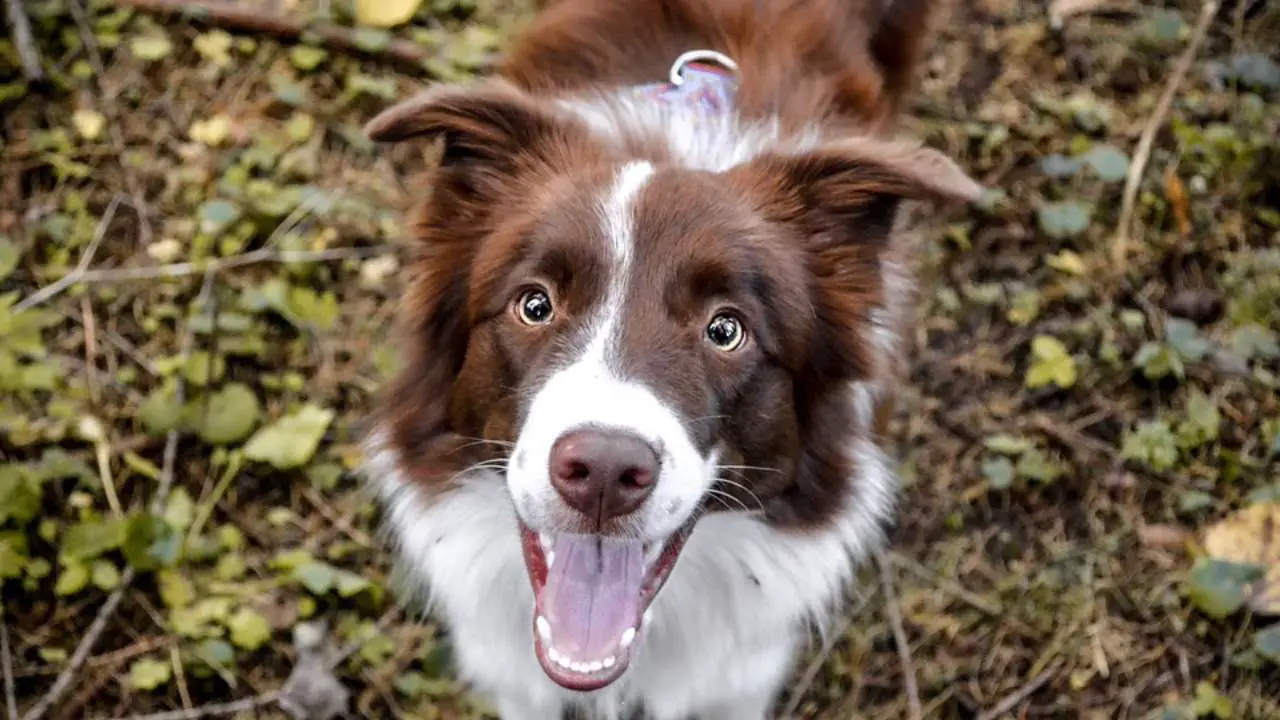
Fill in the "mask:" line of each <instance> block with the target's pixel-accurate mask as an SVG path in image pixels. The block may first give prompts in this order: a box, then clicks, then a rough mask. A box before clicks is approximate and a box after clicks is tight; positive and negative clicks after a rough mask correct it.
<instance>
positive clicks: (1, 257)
mask: <svg viewBox="0 0 1280 720" xmlns="http://www.w3.org/2000/svg"><path fill="white" fill-rule="evenodd" d="M21 259H22V248H20V247H18V246H17V244H16V243H14V242H13V241H12V240H10V239H9V236H8V235H5V234H4V233H0V280H4V279H5V278H7V277H9V275H11V274H12V273H13V271H14V270H15V269H17V267H18V261H19V260H21ZM2 334H3V333H0V335H2Z"/></svg>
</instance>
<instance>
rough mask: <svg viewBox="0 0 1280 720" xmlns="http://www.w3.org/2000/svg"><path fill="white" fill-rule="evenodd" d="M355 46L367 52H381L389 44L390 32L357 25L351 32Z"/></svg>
mask: <svg viewBox="0 0 1280 720" xmlns="http://www.w3.org/2000/svg"><path fill="white" fill-rule="evenodd" d="M353 37H354V40H355V45H356V47H358V48H360V49H361V50H363V51H365V52H369V53H376V52H381V51H383V50H386V49H387V46H388V45H390V44H391V33H388V32H387V31H386V30H377V29H374V28H368V27H359V28H356V29H355V32H354V33H353Z"/></svg>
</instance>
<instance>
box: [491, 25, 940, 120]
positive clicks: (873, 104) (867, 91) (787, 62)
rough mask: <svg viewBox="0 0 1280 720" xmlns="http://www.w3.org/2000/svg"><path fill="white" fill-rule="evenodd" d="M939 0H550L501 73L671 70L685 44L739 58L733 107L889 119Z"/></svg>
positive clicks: (604, 74)
mask: <svg viewBox="0 0 1280 720" xmlns="http://www.w3.org/2000/svg"><path fill="white" fill-rule="evenodd" d="M942 5H943V3H942V2H938V1H937V0H548V1H547V2H546V3H544V10H543V11H542V12H541V14H540V15H539V16H538V18H537V19H536V20H535V21H534V22H533V24H532V25H531V26H530V27H529V28H528V30H527V31H526V32H524V33H523V34H522V36H521V37H520V38H518V39H517V41H516V43H515V45H514V46H513V47H512V48H511V49H510V51H509V52H508V53H507V54H506V56H505V59H504V62H503V63H502V65H501V67H500V69H499V73H500V74H501V75H503V76H505V77H506V78H508V79H510V80H512V81H513V82H515V83H516V84H517V85H519V86H521V87H523V88H524V89H526V90H529V91H531V92H543V93H545V92H559V91H577V90H581V89H583V88H587V87H608V88H616V87H618V86H625V85H638V84H643V83H649V82H653V81H654V80H655V79H661V78H664V77H666V75H667V71H668V69H669V68H670V66H671V62H672V59H673V58H675V57H677V56H679V55H680V54H681V53H683V52H685V51H687V50H689V49H691V48H706V49H710V50H717V51H720V52H723V53H725V54H726V55H728V56H729V57H731V58H733V59H734V61H735V62H736V63H737V64H738V67H739V68H740V69H741V73H740V77H741V87H740V89H739V94H738V97H737V100H736V102H737V109H738V111H739V113H741V114H742V115H743V116H745V117H761V118H763V117H772V116H776V115H780V116H781V119H782V121H783V122H784V124H785V125H790V126H793V127H800V126H803V125H805V124H807V123H813V122H814V121H815V120H822V119H829V120H835V119H837V118H838V119H842V120H845V121H847V122H849V123H851V124H856V125H858V126H860V127H861V129H863V130H864V131H865V130H866V129H867V128H869V127H872V126H879V125H882V124H884V123H886V122H888V121H890V120H891V119H892V118H893V116H894V115H895V114H896V112H897V110H898V109H899V106H900V105H901V102H902V99H903V98H904V96H905V95H906V94H907V92H908V91H909V90H910V88H911V86H912V84H913V82H912V80H913V77H914V75H915V73H916V68H917V65H918V63H919V60H920V56H921V54H922V51H923V48H924V46H925V41H926V40H927V38H928V36H929V33H930V29H931V27H932V25H933V24H934V23H935V22H936V20H937V15H938V14H939V13H938V9H939V8H940V7H941V6H942Z"/></svg>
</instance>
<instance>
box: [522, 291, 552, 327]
mask: <svg viewBox="0 0 1280 720" xmlns="http://www.w3.org/2000/svg"><path fill="white" fill-rule="evenodd" d="M516 313H517V314H519V316H520V321H521V322H523V323H524V324H526V325H542V324H544V323H548V322H551V318H553V317H555V308H553V307H552V306H551V297H550V296H549V295H547V293H546V292H545V291H543V290H528V291H526V292H525V293H524V294H523V295H521V296H520V299H519V301H518V302H517V303H516Z"/></svg>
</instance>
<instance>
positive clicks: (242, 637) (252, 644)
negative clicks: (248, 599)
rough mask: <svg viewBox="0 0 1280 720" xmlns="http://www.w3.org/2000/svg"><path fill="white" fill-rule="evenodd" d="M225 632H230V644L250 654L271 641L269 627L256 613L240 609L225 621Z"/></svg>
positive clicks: (264, 619) (265, 620)
mask: <svg viewBox="0 0 1280 720" xmlns="http://www.w3.org/2000/svg"><path fill="white" fill-rule="evenodd" d="M227 630H229V631H230V632H231V642H232V644H234V645H235V646H236V647H238V648H241V649H243V650H249V651H250V652H252V651H254V650H257V649H258V648H260V647H262V646H263V645H265V644H266V643H267V641H268V640H270V639H271V625H270V623H268V622H267V619H266V618H264V617H262V616H261V615H259V614H258V613H256V612H254V611H252V610H250V609H248V608H240V609H239V610H237V611H236V614H234V615H232V616H231V617H230V618H229V619H228V620H227Z"/></svg>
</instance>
